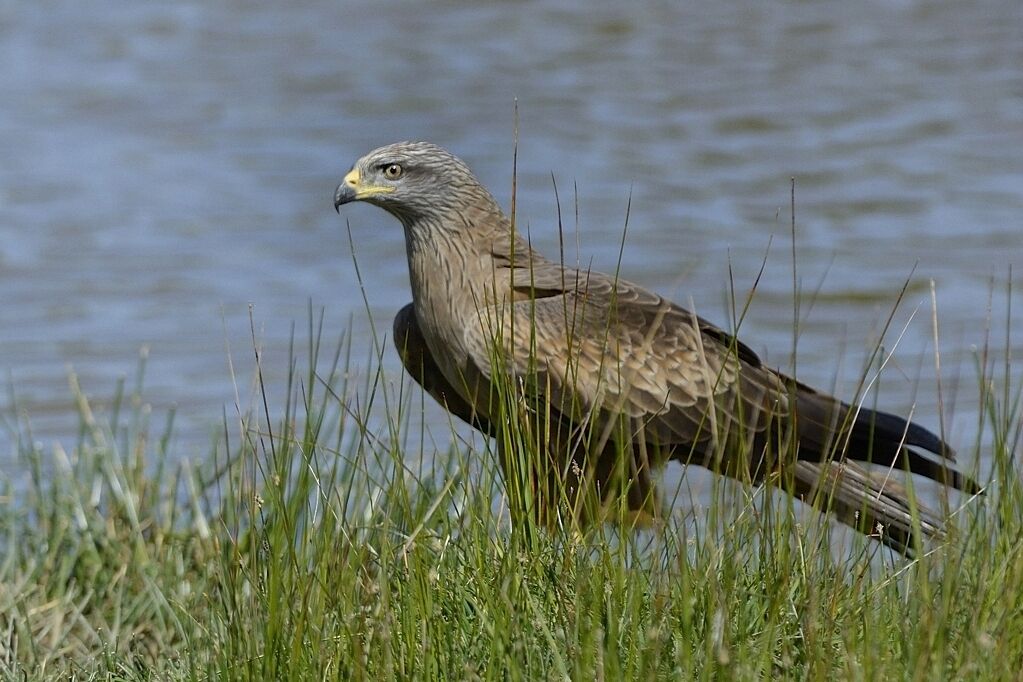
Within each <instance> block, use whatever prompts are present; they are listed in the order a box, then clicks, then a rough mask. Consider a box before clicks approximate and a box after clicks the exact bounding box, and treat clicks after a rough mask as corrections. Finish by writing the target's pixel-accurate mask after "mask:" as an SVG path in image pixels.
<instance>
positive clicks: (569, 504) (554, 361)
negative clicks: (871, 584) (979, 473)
mask: <svg viewBox="0 0 1023 682" xmlns="http://www.w3.org/2000/svg"><path fill="white" fill-rule="evenodd" d="M353 201H364V202H367V203H369V204H373V205H375V206H379V207H380V208H383V209H384V210H386V211H387V212H389V213H390V214H392V215H393V216H394V217H396V218H397V219H398V220H399V221H400V222H401V224H402V227H403V228H404V231H405V244H406V251H407V256H408V267H409V275H410V280H411V287H412V302H411V303H409V304H408V305H406V306H405V307H404V308H402V309H401V311H399V312H398V315H397V317H396V318H395V321H394V341H395V343H396V345H397V347H398V351H399V354H400V356H401V359H402V361H403V363H404V365H405V368H406V369H407V370H408V372H409V373H410V374H411V375H412V377H414V378H415V380H416V381H417V382H418V383H419V384H421V385H422V387H423V388H424V389H425V390H426V391H427V392H429V393H430V394H431V395H432V396H433V397H434V398H435V399H437V400H438V401H439V402H440V403H441V404H442V405H443V406H444V407H445V408H446V409H447V410H449V411H450V412H451V413H453V414H455V415H457V416H458V417H460V418H461V419H463V420H465V421H466V422H468V423H470V424H472V425H473V426H475V427H476V428H477V429H479V430H481V431H483V432H484V433H486V434H488V435H490V436H494V437H495V438H496V439H497V442H498V453H499V457H500V460H501V466H502V470H503V473H504V479H505V483H506V486H511V485H513V484H518V485H521V486H523V488H522V489H523V490H525V491H526V492H527V493H530V494H531V495H532V497H531V499H533V500H534V504H533V506H532V507H531V508H530V509H527V510H526V512H524V513H532V514H535V515H536V517H537V518H539V519H541V520H542V521H543V522H545V523H560V522H563V521H565V520H566V519H568V520H570V521H572V522H573V523H578V524H591V523H594V522H595V521H596V520H597V519H598V516H597V515H598V514H599V513H601V511H605V512H606V510H607V509H609V508H611V507H613V506H614V505H615V504H616V503H617V505H618V506H617V508H618V509H622V508H623V507H624V508H625V512H626V513H634V514H635V515H636V516H635V517H633V518H643V517H646V516H654V517H656V516H657V515H658V513H659V511H660V502H659V500H658V498H657V493H656V489H655V483H654V478H653V475H654V472H655V470H656V469H657V467H658V466H660V465H662V464H664V463H665V462H667V461H668V460H678V461H681V462H683V463H685V464H697V465H700V466H704V467H706V468H708V469H710V470H712V471H715V472H717V473H719V474H723V475H725V476H730V477H732V478H735V479H739V480H740V481H744V482H747V483H757V484H760V483H766V484H770V485H775V486H778V487H780V488H782V489H783V490H785V491H786V492H788V493H789V494H791V495H793V496H797V497H799V498H801V499H804V500H805V501H808V502H810V503H812V504H814V505H816V506H817V507H819V508H821V509H823V510H824V511H827V512H830V513H832V514H833V515H834V516H836V517H837V518H838V519H839V520H841V521H843V522H845V523H847V524H849V525H852V526H853V527H855V528H857V529H858V530H860V531H861V532H864V533H868V534H874V535H875V536H877V537H879V538H880V539H881V540H882V541H883V542H884V543H886V544H888V545H889V546H891V547H894V548H895V549H896V550H899V551H902V552H912V550H913V548H914V546H915V545H916V543H917V542H919V541H920V539H922V538H918V537H916V534H917V531H920V532H921V533H922V536H923V537H928V536H937V535H940V534H941V532H942V519H941V518H939V517H938V515H937V514H935V513H934V512H930V511H928V510H926V509H924V508H922V507H918V506H917V505H915V503H912V502H911V499H910V495H909V494H908V493H907V491H906V489H905V488H903V487H902V486H901V485H899V484H897V483H896V481H895V480H893V478H892V477H891V475H890V474H891V471H890V469H892V468H895V469H899V470H908V471H910V472H912V473H914V474H919V475H922V476H925V477H927V478H930V479H933V480H936V481H939V482H941V483H943V484H945V485H946V486H951V487H953V488H957V489H959V490H962V491H966V492H968V493H974V492H977V491H978V486H977V485H976V483H975V482H974V481H973V480H971V479H970V478H968V477H967V476H965V475H963V474H961V473H959V472H956V471H953V470H951V469H950V468H949V467H948V466H947V465H948V463H949V462H950V461H953V460H954V452H953V450H952V449H951V448H950V447H949V446H948V445H947V444H946V443H945V442H944V441H943V440H942V439H941V438H939V437H938V436H936V435H935V434H933V433H931V432H930V431H928V430H927V429H925V428H923V427H921V426H919V425H917V424H914V423H911V422H909V421H907V420H905V419H902V418H900V417H897V416H895V415H891V414H887V413H884V412H878V411H873V410H869V409H864V408H858V407H854V406H851V405H849V404H846V403H844V402H842V401H840V400H839V399H837V398H834V397H832V396H829V395H826V394H824V393H821V392H818V391H816V390H814V389H812V388H810V387H809V386H806V385H804V384H802V383H800V382H798V381H796V380H794V379H792V378H790V377H787V376H785V375H784V374H781V373H780V372H778V371H776V370H774V369H772V368H770V367H768V366H766V365H765V364H764V363H762V362H761V360H760V358H759V357H757V355H756V353H754V352H753V351H752V350H751V349H750V348H749V347H748V346H746V345H745V344H743V343H742V342H741V341H739V340H737V339H736V338H734V337H733V336H732V335H730V334H728V333H727V332H725V331H723V330H721V329H719V328H718V327H715V326H714V325H713V324H711V323H709V322H707V321H706V320H704V319H702V318H700V317H698V316H697V315H695V314H694V313H692V312H690V311H688V310H686V309H684V308H683V307H681V306H678V305H676V304H674V303H672V302H671V301H669V300H666V299H665V298H663V297H661V296H659V295H657V294H655V293H652V292H650V291H648V290H646V289H644V288H642V287H640V286H638V285H636V284H633V283H631V282H628V281H625V280H624V279H620V278H618V277H617V276H613V275H606V274H602V273H599V272H590V271H588V270H581V269H576V268H571V267H567V266H565V265H564V264H562V263H559V262H555V261H551V260H548V259H547V258H544V257H543V256H542V255H541V254H539V253H537V252H536V251H534V250H533V249H532V247H531V246H530V245H529V243H528V242H527V241H526V240H525V239H523V237H522V236H521V235H520V234H519V233H518V232H517V231H516V230H515V227H514V225H513V223H512V221H511V220H510V219H509V218H508V217H507V216H506V215H505V213H504V212H503V211H502V210H501V207H500V206H499V205H498V203H497V201H496V200H495V199H494V197H493V196H492V195H491V194H490V192H488V191H487V189H486V188H484V187H483V185H482V184H481V183H480V182H479V181H478V180H477V179H476V177H475V176H474V175H473V173H472V172H471V171H470V170H469V168H468V166H467V165H466V164H465V163H464V162H462V161H461V160H460V159H458V158H457V157H455V156H454V155H452V154H451V153H449V152H448V151H446V150H444V149H442V148H440V147H438V146H436V145H434V144H430V143H426V142H400V143H397V144H391V145H388V146H385V147H381V148H379V149H376V150H375V151H372V152H370V153H369V154H367V155H366V156H364V157H362V158H361V159H359V160H358V161H357V162H356V163H355V165H354V166H353V167H352V169H351V171H350V172H349V173H348V174H347V175H345V176H344V179H343V180H342V181H341V183H340V185H338V187H337V191H336V193H335V194H334V206H335V208H336V209H337V210H338V212H340V207H341V206H342V205H343V204H347V203H349V202H353ZM523 453H526V456H525V457H523ZM523 459H525V460H529V461H532V462H533V464H531V465H529V467H526V468H522V467H521V466H520V465H521V463H522V461H523ZM537 463H538V464H537ZM857 463H860V464H857ZM863 463H870V464H874V465H883V466H885V467H887V468H888V469H889V470H887V471H886V470H880V467H876V466H875V467H869V466H866V465H864V464H863ZM530 467H532V468H530ZM523 472H525V473H523ZM527 506H528V505H527ZM513 511H514V510H513ZM604 518H607V517H604Z"/></svg>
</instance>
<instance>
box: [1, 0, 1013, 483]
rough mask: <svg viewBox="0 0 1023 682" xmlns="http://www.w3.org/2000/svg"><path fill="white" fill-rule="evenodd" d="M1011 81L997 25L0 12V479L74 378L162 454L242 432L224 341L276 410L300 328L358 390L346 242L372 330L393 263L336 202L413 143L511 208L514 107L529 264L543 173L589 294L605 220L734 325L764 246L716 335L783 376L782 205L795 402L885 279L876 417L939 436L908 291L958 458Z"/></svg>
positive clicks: (146, 7) (787, 12) (648, 8)
mask: <svg viewBox="0 0 1023 682" xmlns="http://www.w3.org/2000/svg"><path fill="white" fill-rule="evenodd" d="M1021 65H1023V4H1021V3H1019V2H1017V1H1016V0H992V1H990V2H982V3H971V4H970V5H969V6H967V4H966V3H957V2H880V1H874V2H867V3H860V4H855V5H854V4H851V3H844V2H839V1H837V0H832V1H823V2H814V3H803V2H759V1H757V2H754V1H753V0H747V1H739V2H729V3H703V4H699V5H691V6H680V5H678V4H677V3H669V2H652V3H642V4H640V3H637V6H635V7H634V6H633V5H632V4H628V3H616V4H614V5H608V6H607V7H605V8H604V9H598V8H597V7H595V3H589V2H583V1H582V0H561V1H559V2H551V3H545V4H542V5H541V4H539V3H520V2H500V3H490V4H486V5H481V4H478V3H470V2H457V1H449V2H431V3H421V4H412V3H398V2H374V3H338V2H326V1H325V0H309V1H305V2H293V3H287V4H276V5H274V4H270V3H262V4H259V3H242V2H238V1H223V0H221V1H218V0H204V1H203V2H174V3H158V2H123V1H122V2H118V1H116V0H92V1H81V0H76V1H74V2H71V1H70V0H57V1H54V2H39V3H14V2H6V3H0V302H2V304H0V371H2V372H3V373H4V374H5V375H6V376H7V377H8V379H9V381H8V383H9V385H11V386H13V393H14V395H15V396H16V400H17V404H16V406H15V403H14V402H13V401H12V400H11V397H10V395H8V394H6V393H5V394H4V395H3V397H0V424H5V425H6V426H3V427H0V463H4V462H6V463H7V464H4V467H3V468H4V469H5V470H8V471H10V470H12V469H13V470H14V475H15V476H16V475H17V470H16V468H17V466H18V464H17V462H16V460H15V458H14V453H15V443H14V438H15V433H16V431H17V429H15V428H14V427H13V426H12V425H13V424H14V423H21V424H22V426H21V427H20V430H21V431H22V432H23V433H25V432H26V431H27V428H28V427H30V428H31V433H32V438H34V439H36V440H38V441H39V442H40V443H41V444H42V445H43V447H44V449H46V448H49V447H51V444H52V443H53V442H58V441H59V442H62V443H65V444H67V443H72V444H73V442H74V439H75V436H76V434H77V433H78V418H77V416H76V413H75V410H74V405H73V401H72V397H71V392H70V390H69V389H68V383H67V376H68V372H69V371H70V369H71V368H73V371H74V372H75V373H77V375H78V376H79V378H80V381H81V384H82V386H83V388H84V390H85V391H86V393H87V394H88V395H89V396H90V398H91V399H92V400H93V403H94V408H95V409H96V411H97V413H98V414H99V415H101V416H102V415H103V414H105V411H106V410H108V409H109V404H110V398H111V397H112V395H113V391H114V386H115V383H116V381H117V379H118V377H124V376H128V377H132V376H133V375H134V372H135V367H136V364H137V362H138V356H139V353H140V350H142V349H145V350H146V352H147V353H148V361H147V368H146V377H145V384H146V390H145V397H146V400H147V401H148V403H149V404H150V405H151V409H152V414H153V418H154V420H155V421H157V422H159V421H160V420H161V419H162V417H161V416H160V415H165V414H166V413H167V411H168V410H169V409H171V408H172V407H176V410H177V413H178V417H177V425H176V429H175V440H174V443H173V452H174V453H175V456H180V457H191V458H202V457H204V456H205V454H206V453H207V452H208V450H209V441H210V439H211V438H212V437H213V435H214V434H215V433H216V430H217V428H218V427H219V424H220V418H221V414H222V411H223V410H225V409H226V410H227V412H228V413H229V414H233V413H234V411H235V407H234V405H235V395H236V384H237V393H238V395H239V398H240V403H241V406H242V409H243V410H244V409H246V408H247V407H249V406H250V405H252V404H253V399H254V393H253V389H252V369H253V364H254V361H253V352H252V348H253V341H252V333H251V331H250V319H251V320H252V324H253V326H254V328H255V336H256V338H257V343H258V345H259V347H260V348H261V349H262V351H263V353H264V362H263V367H264V373H265V375H266V377H267V379H268V382H269V385H270V388H271V399H272V400H275V401H276V402H275V404H277V405H280V404H283V396H282V395H281V391H282V389H281V382H282V381H283V377H284V376H285V375H286V373H287V369H288V361H287V348H288V341H289V337H290V334H291V328H292V325H293V324H296V325H297V327H298V329H299V331H300V332H302V331H303V330H304V329H305V326H306V323H307V309H308V306H309V304H310V303H311V304H312V306H313V307H314V308H315V309H317V310H319V309H321V308H322V309H323V311H324V315H325V320H326V324H325V337H326V338H327V340H328V343H329V342H330V341H332V340H334V339H337V338H339V337H340V336H341V335H342V333H343V332H344V330H346V329H349V328H350V329H351V331H352V334H353V339H354V344H355V347H356V349H357V352H356V354H355V357H356V361H357V369H358V367H364V366H365V365H366V353H365V351H364V349H365V348H367V347H368V342H369V341H368V340H369V332H368V329H369V325H368V323H367V318H366V313H365V312H364V311H363V303H362V300H361V295H360V294H359V290H358V284H357V280H356V276H355V271H354V268H353V264H352V263H353V259H352V251H351V249H350V247H349V241H348V235H347V232H346V221H348V222H350V225H351V231H352V240H353V243H354V249H355V256H356V257H357V259H358V262H359V263H360V265H361V266H362V271H363V274H364V279H365V284H366V287H367V296H368V300H369V304H370V310H371V314H372V318H373V319H374V321H375V322H376V323H377V324H378V326H380V327H381V328H382V329H388V328H389V326H390V319H391V317H392V316H393V314H394V312H395V311H396V310H397V309H398V308H399V307H400V306H401V305H403V304H404V303H405V302H407V301H408V300H409V293H408V281H407V274H406V269H405V267H406V266H405V259H404V246H403V244H402V234H401V231H400V229H399V228H398V226H397V224H396V223H395V221H394V220H393V219H391V218H390V217H388V216H387V215H386V214H384V213H383V212H381V211H379V210H375V209H372V208H371V207H363V206H355V207H350V208H346V210H345V211H344V215H343V216H342V217H340V218H339V217H338V216H337V215H335V213H334V212H333V210H332V207H331V198H332V193H333V189H334V187H335V185H336V184H337V182H338V181H339V179H340V178H341V176H342V175H343V174H344V172H345V171H346V170H347V169H348V168H349V166H350V165H351V163H352V162H353V161H354V160H355V159H356V158H358V157H359V156H361V155H362V154H363V153H365V152H366V151H368V150H370V149H372V148H374V147H376V146H378V145H380V144H383V143H387V142H392V141H396V140H399V139H408V138H416V139H429V140H432V141H434V142H437V143H439V144H442V145H444V146H446V147H448V148H450V149H452V150H453V151H454V152H456V153H457V154H459V155H460V156H462V157H463V158H464V159H465V160H466V161H467V162H468V163H469V164H470V165H471V166H472V167H473V168H474V169H475V170H476V171H477V173H478V175H479V176H480V178H481V179H482V180H483V181H484V182H485V183H486V184H487V185H488V186H490V187H491V188H492V189H493V191H494V193H495V194H496V195H497V196H498V198H499V199H500V200H501V201H502V202H503V203H504V204H505V205H507V204H508V200H509V196H510V189H511V174H512V152H513V142H514V125H515V109H516V106H517V108H518V118H519V141H518V153H519V157H518V158H519V177H518V215H519V218H520V221H521V224H528V225H529V227H530V230H531V233H532V237H533V240H534V242H535V243H536V244H538V245H539V246H540V247H541V248H544V249H545V250H547V251H550V252H552V253H553V252H555V250H556V248H557V244H558V239H557V234H556V229H555V226H556V208H555V203H554V192H553V188H552V174H553V177H554V178H556V180H557V183H558V190H559V192H560V195H561V198H562V202H563V208H564V214H565V226H566V229H567V230H568V232H569V234H568V238H567V243H568V245H569V258H570V259H573V260H574V259H575V258H576V257H577V254H576V250H575V249H576V244H578V245H579V251H578V257H579V258H580V259H581V260H582V262H585V263H590V262H592V263H593V266H594V267H596V268H599V269H613V268H615V266H616V263H617V258H618V251H619V245H620V240H621V236H622V230H623V226H624V223H625V216H626V210H627V207H629V206H630V199H631V209H630V214H629V225H628V228H629V229H628V238H627V242H626V249H625V252H624V256H623V259H622V268H621V270H622V273H623V275H624V276H625V277H627V278H628V279H631V280H634V281H639V282H641V283H643V284H645V285H648V286H649V287H652V288H654V289H657V290H659V291H661V292H664V293H666V294H669V295H672V296H673V297H675V298H676V300H678V301H680V302H682V303H689V302H692V304H693V305H695V306H696V308H697V309H698V310H699V312H701V313H702V314H703V315H705V316H707V317H709V318H711V319H713V320H716V321H718V322H719V323H722V324H724V323H726V321H727V318H726V314H725V310H726V308H725V300H726V295H725V293H724V292H725V291H726V289H727V283H728V275H727V270H728V267H729V266H730V267H731V269H732V271H733V272H734V276H735V285H736V288H737V291H738V294H739V295H740V296H743V295H745V293H746V291H747V290H748V289H749V287H750V286H751V285H752V283H753V281H754V278H755V276H756V273H757V272H758V271H759V269H760V265H761V261H762V259H763V258H764V254H765V250H766V249H767V246H768V244H769V243H771V244H772V245H771V249H770V253H769V256H768V261H767V267H766V269H765V272H764V276H763V278H762V279H761V281H760V284H759V288H758V294H757V297H756V299H755V303H754V306H753V308H752V309H751V311H750V313H749V315H748V317H747V319H746V320H745V322H744V324H743V329H742V337H743V339H744V340H745V341H746V342H747V343H748V344H749V345H750V346H752V347H753V348H754V349H755V350H757V351H758V352H761V353H762V354H763V355H764V356H765V357H766V358H767V360H768V361H769V362H771V363H773V364H777V365H781V366H786V365H787V364H788V362H789V354H790V352H791V349H792V338H791V336H792V332H791V329H792V314H793V313H792V265H791V254H790V248H791V247H790V244H789V208H788V207H789V188H790V178H792V177H795V178H796V200H797V234H798V243H797V274H798V277H799V279H800V282H801V286H802V288H803V289H804V291H805V292H813V291H814V290H818V289H819V294H818V295H817V296H816V299H815V302H814V304H813V306H812V309H811V307H810V305H809V303H808V302H806V301H804V304H803V308H802V312H803V314H804V317H806V319H805V320H804V321H803V322H802V335H801V337H800V339H799V374H800V377H801V378H804V379H805V380H807V381H809V382H811V383H815V384H818V385H821V386H823V387H826V388H834V390H836V391H838V392H839V393H841V394H843V395H845V396H847V397H848V396H851V394H852V391H853V390H854V388H855V385H856V380H857V377H858V376H859V374H860V370H861V368H862V365H863V362H864V361H865V358H866V357H867V356H868V352H869V350H870V349H871V348H872V347H873V345H874V344H875V342H876V340H877V334H878V330H879V329H880V328H881V326H882V325H883V324H884V321H885V319H886V317H887V315H888V312H889V310H890V308H891V307H892V305H893V304H894V302H895V300H896V298H897V295H898V292H899V290H900V289H901V287H902V285H903V283H904V282H905V281H906V280H907V278H909V280H910V287H909V290H908V294H907V296H906V297H905V300H904V301H903V304H902V306H901V307H900V309H899V311H898V312H897V314H896V317H895V322H894V324H893V327H894V332H893V334H892V335H891V336H890V338H889V341H888V343H887V344H886V345H887V346H889V347H890V346H891V345H893V344H894V341H895V339H896V337H899V335H900V333H901V332H902V330H903V328H905V333H904V334H902V335H901V341H900V342H899V345H898V348H897V350H896V354H895V357H894V358H893V359H892V360H891V362H890V363H889V369H888V371H887V372H886V373H885V375H884V376H885V379H884V380H883V382H882V384H883V385H882V389H883V390H882V397H881V402H882V404H883V406H884V407H886V408H888V409H891V410H894V411H901V412H903V413H908V412H910V411H912V412H913V413H914V415H915V416H916V417H917V418H918V419H919V420H920V421H922V422H923V423H924V424H926V425H928V426H930V427H932V428H937V426H938V400H937V391H936V370H935V362H934V348H933V343H932V315H931V303H930V284H929V282H930V280H932V279H933V280H934V282H935V288H936V295H937V301H938V311H939V315H938V321H939V323H940V333H939V337H940V340H941V345H940V349H941V352H942V356H941V373H942V382H943V391H944V398H945V407H946V412H947V413H948V414H947V415H946V416H947V417H948V426H949V428H950V430H951V436H952V440H953V442H954V443H956V444H957V445H960V446H968V444H969V443H970V442H972V438H973V435H974V434H975V433H976V415H977V407H976V392H977V380H976V378H975V372H974V360H973V349H974V348H976V347H981V346H983V344H984V342H985V333H986V332H985V329H986V328H987V327H988V326H991V327H992V328H993V329H994V333H995V334H997V335H998V339H1001V338H1003V336H1004V333H1005V312H1004V310H1005V304H1006V296H1005V293H1004V290H1005V287H1006V284H1007V279H1008V269H1009V266H1010V265H1014V266H1015V270H1014V273H1016V274H1014V275H1013V277H1014V278H1015V279H1016V280H1017V282H1016V284H1017V288H1020V285H1021V284H1023V282H1021V280H1020V276H1019V273H1020V272H1023V153H1021V151H1020V150H1021V149H1023V66H1021ZM576 201H577V202H578V221H577V219H576V213H575V208H574V204H575V202H576ZM577 222H578V230H576V224H577ZM772 237H773V242H772ZM992 283H994V287H995V290H994V292H993V293H992V289H991V287H992ZM989 302H990V303H991V304H992V305H993V306H994V308H995V310H994V312H993V313H992V314H990V315H989V311H988V306H989ZM1017 309H1019V306H1018V305H1017ZM250 311H251V312H250ZM990 316H993V318H994V319H993V321H991V322H990V323H989V322H988V318H989V317H990ZM1017 317H1018V316H1017ZM1014 326H1015V327H1016V330H1015V331H1017V332H1018V330H1019V323H1018V321H1017V322H1016V323H1015V325H1014ZM300 335H301V334H300ZM998 343H999V344H1001V346H1000V347H1001V350H1000V351H997V349H996V355H997V353H1002V354H1003V355H1004V343H1003V342H1002V341H1000V340H999V341H998ZM1021 344H1023V334H1020V333H1017V334H1016V335H1015V338H1014V340H1013V341H1012V342H1011V344H1010V345H1011V346H1013V351H1014V353H1015V357H1016V358H1019V357H1023V345H1021ZM229 357H230V359H231V360H232V362H233V364H234V377H235V378H234V379H232V374H231V371H230V370H229ZM385 366H386V367H387V369H388V371H389V372H390V373H391V374H390V376H392V377H397V375H398V372H399V369H398V365H397V362H396V359H395V357H394V355H393V353H390V352H388V353H386V354H385ZM1015 371H1016V375H1017V376H1019V374H1020V373H1019V371H1018V370H1015ZM430 419H431V418H430V416H429V415H428V416H427V422H428V426H429V422H430ZM446 430H447V426H446V425H444V426H442V427H441V428H440V435H438V439H439V440H441V441H443V439H444V438H445V437H446V436H444V433H445V432H446ZM447 437H449V436H447Z"/></svg>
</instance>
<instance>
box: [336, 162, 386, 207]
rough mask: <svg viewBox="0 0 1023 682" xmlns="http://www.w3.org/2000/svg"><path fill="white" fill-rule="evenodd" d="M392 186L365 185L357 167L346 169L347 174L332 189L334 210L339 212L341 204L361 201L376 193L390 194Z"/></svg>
mask: <svg viewBox="0 0 1023 682" xmlns="http://www.w3.org/2000/svg"><path fill="white" fill-rule="evenodd" d="M394 189H395V188H394V187H390V186H387V185H367V184H366V183H364V182H363V181H362V175H361V174H360V173H359V169H358V168H353V169H352V170H350V171H348V175H346V176H345V179H344V180H342V181H341V184H340V185H338V186H337V189H336V190H335V191H334V210H335V211H337V212H338V213H340V212H341V206H343V205H344V204H347V203H350V202H352V201H362V200H363V199H368V198H370V197H374V196H376V195H378V194H390V193H391V192H393V191H394Z"/></svg>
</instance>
